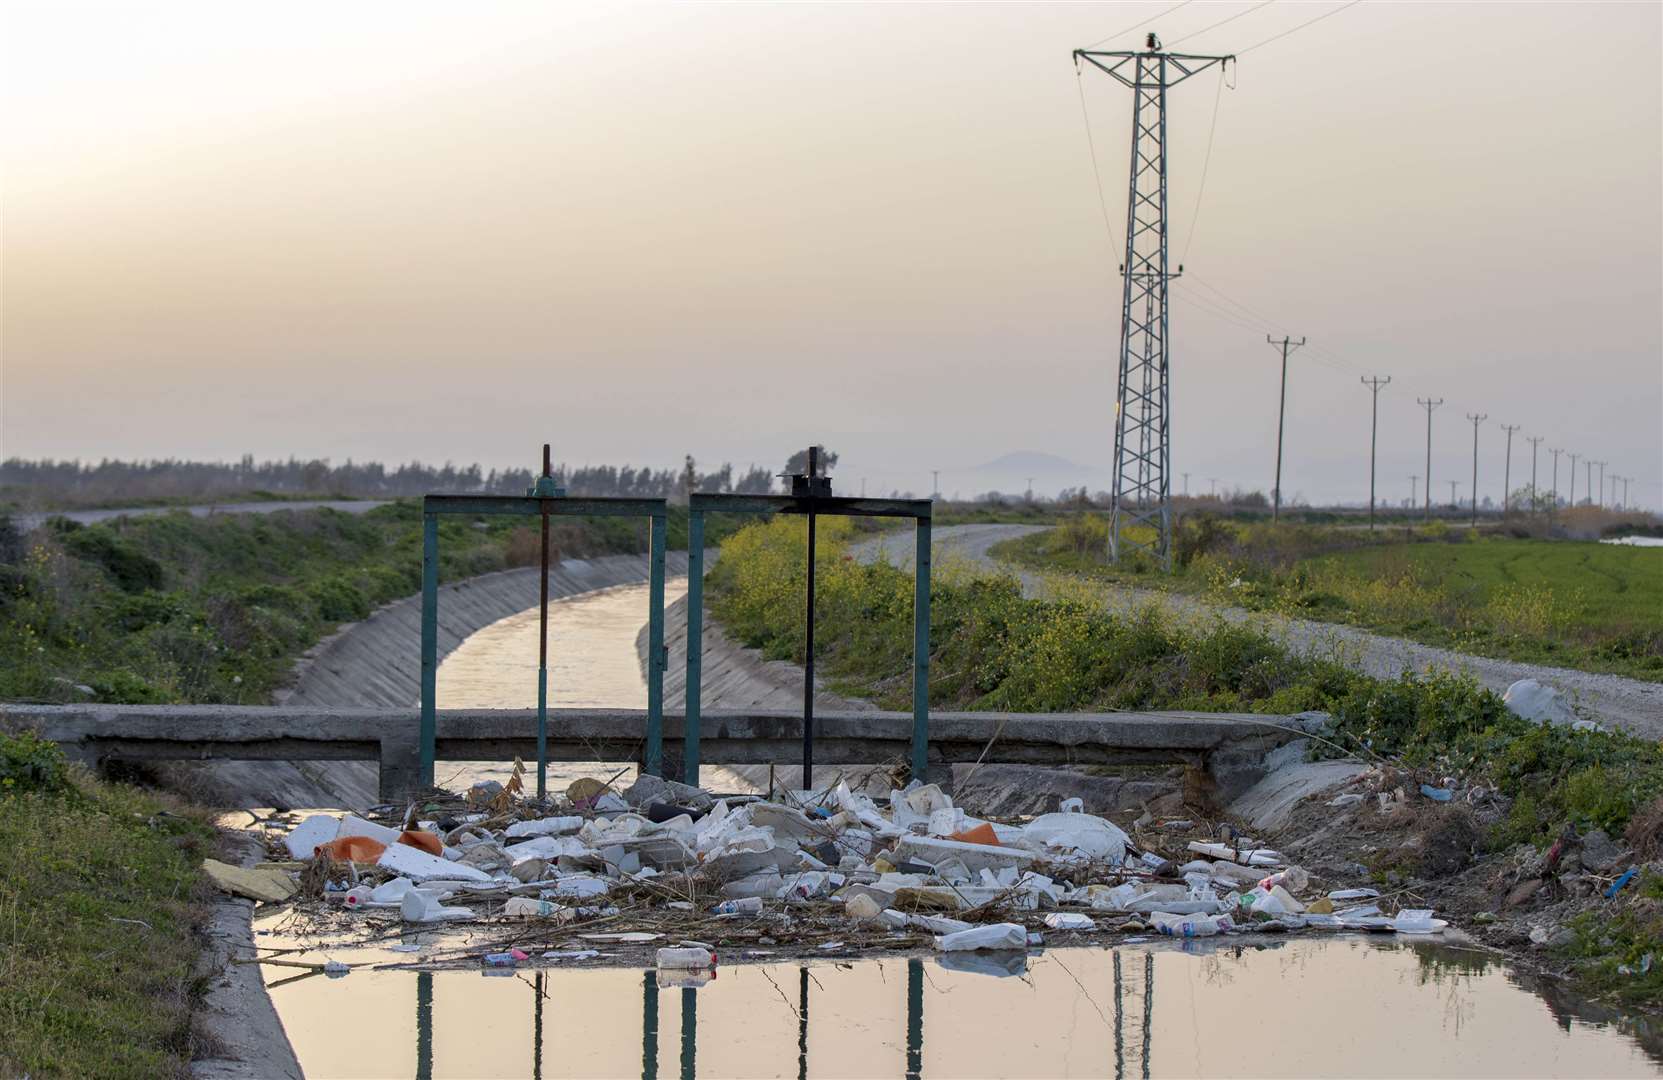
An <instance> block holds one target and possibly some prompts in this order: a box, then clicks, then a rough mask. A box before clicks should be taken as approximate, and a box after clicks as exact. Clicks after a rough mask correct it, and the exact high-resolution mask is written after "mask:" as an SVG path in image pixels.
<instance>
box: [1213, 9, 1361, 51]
mask: <svg viewBox="0 0 1663 1080" xmlns="http://www.w3.org/2000/svg"><path fill="white" fill-rule="evenodd" d="M1362 2H1363V0H1351V2H1350V3H1349V4H1341V5H1340V6H1339V7H1337V8H1335V9H1334V10H1333V11H1325V12H1323V13H1322V14H1321V15H1318V16H1317V17H1316V18H1314V19H1307V20H1306V21H1305V22H1302V23H1300V24H1299V25H1298V26H1295V27H1291V28H1289V29H1287V30H1284V31H1282V32H1281V33H1280V34H1276V35H1273V36H1271V37H1267V38H1265V39H1264V40H1263V41H1259V42H1255V43H1253V44H1252V45H1249V46H1248V47H1247V48H1245V49H1240V50H1238V51H1237V52H1236V55H1237V56H1246V55H1247V54H1248V53H1250V52H1252V51H1253V50H1254V49H1261V48H1263V47H1264V46H1266V45H1269V44H1270V43H1271V42H1273V41H1281V40H1282V39H1283V38H1285V37H1287V36H1288V35H1289V34H1294V33H1298V32H1299V31H1301V30H1303V29H1305V28H1306V27H1307V26H1314V25H1315V24H1317V23H1319V22H1321V21H1322V20H1324V19H1326V18H1328V17H1329V16H1330V15H1338V14H1339V13H1340V12H1342V11H1344V10H1345V9H1346V8H1349V7H1356V6H1357V5H1358V4H1361V3H1362Z"/></svg>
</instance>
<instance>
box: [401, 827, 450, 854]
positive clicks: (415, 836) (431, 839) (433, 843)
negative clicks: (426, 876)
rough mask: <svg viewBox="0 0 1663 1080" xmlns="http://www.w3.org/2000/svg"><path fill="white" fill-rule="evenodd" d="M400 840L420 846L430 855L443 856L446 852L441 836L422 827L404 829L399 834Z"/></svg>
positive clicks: (402, 842)
mask: <svg viewBox="0 0 1663 1080" xmlns="http://www.w3.org/2000/svg"><path fill="white" fill-rule="evenodd" d="M398 842H399V843H401V844H408V845H410V846H411V847H413V848H420V849H421V850H423V851H425V852H427V853H428V854H429V855H438V856H440V857H441V858H442V857H443V856H444V854H445V846H444V845H443V844H441V843H440V842H439V838H438V837H437V836H434V835H433V834H432V833H430V832H425V831H423V830H421V829H406V830H404V831H403V832H401V833H399V834H398Z"/></svg>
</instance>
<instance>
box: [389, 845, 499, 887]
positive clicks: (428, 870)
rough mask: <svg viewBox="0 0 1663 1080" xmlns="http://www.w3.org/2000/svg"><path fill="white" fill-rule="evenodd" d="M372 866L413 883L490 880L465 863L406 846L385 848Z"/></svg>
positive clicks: (487, 876) (489, 876) (482, 872)
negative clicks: (374, 865)
mask: <svg viewBox="0 0 1663 1080" xmlns="http://www.w3.org/2000/svg"><path fill="white" fill-rule="evenodd" d="M375 864H376V865H377V866H380V867H382V868H383V869H386V870H391V871H392V872H393V873H394V874H397V875H398V876H400V877H407V878H409V879H410V880H411V881H414V882H417V883H420V882H423V881H432V880H447V881H479V882H486V881H490V880H491V875H490V874H487V873H486V872H485V871H483V870H480V869H477V868H476V867H472V866H469V865H467V864H466V863H460V862H451V861H450V860H448V859H445V858H442V857H440V856H437V855H429V854H428V853H427V852H425V851H419V850H417V849H416V848H413V847H410V846H408V845H406V844H391V845H389V846H388V847H387V849H386V850H385V851H383V852H382V853H381V857H380V858H379V859H377V860H375Z"/></svg>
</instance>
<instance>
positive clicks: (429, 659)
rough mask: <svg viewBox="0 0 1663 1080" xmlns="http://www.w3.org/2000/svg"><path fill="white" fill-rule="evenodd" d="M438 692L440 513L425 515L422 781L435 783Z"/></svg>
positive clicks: (423, 519)
mask: <svg viewBox="0 0 1663 1080" xmlns="http://www.w3.org/2000/svg"><path fill="white" fill-rule="evenodd" d="M438 692H439V516H438V515H437V514H423V515H422V724H421V744H422V745H421V753H422V761H421V782H422V785H423V786H424V787H432V786H433V756H434V744H435V742H436V741H437V736H438V729H439V723H438V703H437V698H438Z"/></svg>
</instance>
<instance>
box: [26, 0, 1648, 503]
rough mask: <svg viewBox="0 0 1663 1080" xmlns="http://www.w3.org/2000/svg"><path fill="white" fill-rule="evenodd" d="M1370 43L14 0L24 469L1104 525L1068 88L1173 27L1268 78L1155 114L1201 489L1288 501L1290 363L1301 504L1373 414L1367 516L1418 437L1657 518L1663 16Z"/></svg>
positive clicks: (968, 23)
mask: <svg viewBox="0 0 1663 1080" xmlns="http://www.w3.org/2000/svg"><path fill="white" fill-rule="evenodd" d="M1341 8H1342V3H1341V2H1340V0H1324V2H1322V3H1300V2H1296V0H1278V2H1275V3H1271V4H1268V5H1264V4H1260V3H1257V2H1256V0H1255V2H1249V3H1212V2H1207V0H1192V2H1189V3H1174V2H1171V0H1169V2H1167V3H1159V4H1156V3H1103V4H1084V3H1081V4H1044V3H1032V4H996V3H986V4H969V3H966V4H908V3H893V4H853V3H850V4H732V3H729V4H677V5H653V4H637V3H622V4H599V3H595V4H546V3H532V4H513V3H492V4H483V5H457V4H452V3H435V2H424V0H400V2H397V3H393V2H379V0H365V2H360V3H355V4H350V5H343V4H323V3H305V2H302V3H294V4H285V5H280V6H274V5H254V4H223V3H217V2H215V3H198V2H194V0H175V2H170V3H166V4H155V3H151V4H134V3H126V4H103V5H88V4H82V3H75V2H73V0H71V2H53V3H50V4H31V3H14V4H10V5H8V6H7V7H6V8H5V9H4V11H5V14H4V19H5V33H4V39H5V40H4V45H3V49H4V54H3V56H0V62H3V65H4V73H3V75H0V78H3V79H4V96H3V102H0V106H3V109H4V113H5V125H4V136H3V137H4V155H5V175H4V204H3V206H4V209H3V214H4V218H3V257H4V262H3V268H0V269H3V305H4V311H3V314H4V339H3V353H0V365H3V366H0V425H3V426H0V454H3V455H4V456H20V457H53V458H79V459H83V460H88V459H91V460H96V459H99V458H102V457H106V456H108V457H121V458H152V457H188V458H196V459H211V460H230V459H235V458H237V457H240V456H241V455H242V454H244V453H251V454H254V455H255V456H256V457H260V458H265V457H288V456H290V455H291V454H292V455H298V456H301V457H308V458H312V457H318V458H328V459H330V460H332V461H336V462H339V461H343V460H346V459H348V458H351V459H354V460H360V461H362V460H385V461H407V460H412V459H419V460H423V461H429V462H440V461H445V460H451V461H455V462H458V463H464V462H475V461H477V462H481V463H483V464H485V465H487V466H500V465H532V464H535V462H536V459H537V458H538V455H539V447H540V444H541V443H542V442H544V441H549V442H552V443H553V444H554V447H555V455H556V457H557V458H558V459H560V460H564V461H567V462H570V463H573V464H583V463H586V462H587V463H595V464H600V463H612V464H622V463H625V462H630V463H635V464H652V465H655V466H665V465H673V464H677V463H679V462H680V460H681V457H682V455H683V454H687V453H690V454H692V455H694V457H695V458H696V459H698V460H699V462H701V464H703V463H709V464H712V465H714V464H715V463H717V462H720V461H731V462H733V463H734V464H735V465H737V466H740V467H743V466H745V465H747V464H750V463H752V462H757V463H762V464H766V465H769V466H770V467H777V466H778V465H780V464H782V463H783V460H784V458H785V456H786V455H787V454H788V453H789V452H790V451H791V450H792V449H795V448H798V447H801V446H803V445H806V444H807V443H809V442H811V441H818V442H821V443H824V444H825V445H827V446H829V447H830V448H832V449H834V450H836V451H838V452H839V454H840V455H841V456H842V461H841V464H840V466H839V469H838V472H837V477H836V481H837V486H838V490H840V491H843V492H846V493H853V492H854V491H855V490H856V489H858V488H859V487H860V485H861V484H863V483H865V484H868V485H869V486H870V488H871V490H872V492H873V493H878V492H887V491H889V490H902V491H910V492H913V493H916V494H925V493H928V492H929V490H930V485H931V482H932V480H931V470H939V471H940V490H941V491H942V492H943V493H944V494H951V493H959V494H966V495H968V494H970V493H972V492H976V491H981V490H985V489H986V488H988V487H992V486H999V487H1003V488H1004V489H1005V490H1013V489H1016V488H1020V487H1021V486H1022V485H1023V484H1024V483H1025V478H1024V477H1020V476H1013V475H1007V474H1008V473H1010V470H1005V472H1003V473H1002V472H1001V471H1000V470H985V469H977V468H976V467H977V466H980V465H982V464H983V463H986V462H988V461H990V460H992V459H996V458H998V457H1000V456H1001V455H1003V454H1006V453H1007V452H1011V451H1034V452H1039V453H1044V454H1054V455H1057V456H1059V457H1061V458H1063V459H1066V460H1067V461H1069V462H1073V463H1077V464H1078V465H1079V466H1081V467H1082V468H1081V469H1079V470H1067V469H1058V470H1056V471H1054V472H1049V471H1047V470H1046V469H1044V468H1043V467H1041V468H1040V469H1039V471H1040V472H1041V473H1042V474H1043V475H1041V476H1039V477H1038V478H1037V479H1036V481H1035V486H1036V487H1037V488H1039V489H1040V490H1042V491H1043V490H1054V489H1055V488H1056V487H1059V486H1062V485H1064V484H1078V483H1088V484H1091V485H1092V486H1106V482H1107V480H1106V478H1107V475H1108V472H1109V465H1110V456H1111V454H1112V447H1113V411H1114V399H1115V380H1116V368H1117V363H1118V360H1117V348H1118V334H1119V314H1120V313H1119V297H1120V285H1119V280H1118V274H1117V272H1116V267H1117V265H1118V264H1119V262H1120V261H1121V252H1120V246H1121V244H1122V243H1123V241H1124V237H1123V235H1122V229H1123V225H1122V222H1123V221H1124V216H1125V200H1126V174H1127V151H1128V145H1129V139H1130V110H1131V102H1130V97H1129V93H1128V92H1127V91H1126V90H1125V89H1124V88H1122V87H1120V86H1119V85H1118V84H1116V83H1114V82H1112V81H1111V80H1109V79H1108V78H1107V77H1106V76H1103V75H1102V74H1101V73H1099V72H1095V71H1092V70H1090V69H1088V70H1086V71H1085V73H1084V74H1082V75H1078V76H1077V74H1076V69H1075V66H1074V64H1073V62H1072V60H1071V58H1070V52H1071V50H1073V49H1075V48H1079V47H1084V46H1088V45H1092V44H1093V43H1098V42H1101V44H1100V45H1098V46H1097V47H1100V48H1105V49H1114V48H1121V49H1126V48H1136V47H1139V46H1140V45H1141V43H1142V38H1143V35H1144V33H1146V32H1147V31H1148V30H1151V29H1152V30H1155V31H1156V32H1158V33H1159V34H1160V35H1161V37H1162V38H1163V39H1164V40H1165V41H1166V42H1167V43H1168V47H1170V48H1176V49H1177V50H1178V51H1183V52H1197V53H1208V54H1214V53H1227V52H1235V53H1241V54H1242V55H1241V56H1240V59H1239V60H1238V61H1237V62H1236V63H1234V64H1232V65H1231V66H1230V67H1229V74H1228V79H1227V80H1226V81H1222V82H1221V79H1220V76H1219V75H1218V74H1217V73H1216V69H1215V70H1214V71H1209V72H1207V73H1204V74H1202V75H1199V76H1197V77H1195V78H1194V79H1192V80H1190V81H1188V82H1186V83H1184V84H1183V85H1181V86H1179V87H1175V88H1174V89H1173V90H1172V91H1171V95H1170V105H1169V111H1168V124H1169V171H1170V180H1169V184H1170V188H1169V195H1170V200H1169V233H1170V236H1171V251H1172V259H1173V262H1174V263H1177V262H1180V261H1181V262H1182V263H1183V264H1184V267H1185V271H1184V276H1183V277H1182V278H1181V279H1179V280H1178V281H1177V282H1176V284H1175V285H1174V287H1173V300H1172V306H1171V317H1172V342H1173V348H1172V361H1171V362H1172V432H1173V436H1172V437H1173V469H1174V472H1175V476H1174V480H1173V487H1174V490H1175V491H1177V490H1182V488H1183V486H1184V483H1185V481H1184V480H1183V478H1182V476H1180V475H1176V474H1181V473H1185V472H1187V473H1189V474H1190V475H1189V479H1188V485H1189V488H1190V490H1191V491H1195V492H1201V491H1206V490H1208V485H1209V483H1210V482H1216V484H1217V485H1218V486H1220V487H1243V488H1249V489H1252V488H1258V489H1264V490H1268V489H1269V487H1270V485H1271V483H1272V474H1273V469H1274V464H1275V451H1276V427H1277V394H1278V376H1279V367H1280V357H1279V354H1278V353H1277V351H1276V350H1274V349H1273V348H1272V347H1271V346H1270V345H1268V344H1267V343H1266V341H1265V338H1266V335H1267V334H1275V335H1276V336H1277V337H1280V336H1282V335H1283V334H1284V333H1286V334H1290V335H1292V337H1293V338H1294V339H1295V340H1296V341H1297V340H1298V339H1299V338H1300V337H1305V338H1307V339H1308V341H1309V344H1308V345H1307V346H1306V348H1305V349H1303V350H1300V351H1297V352H1295V353H1294V354H1293V356H1292V358H1291V359H1290V361H1289V365H1288V380H1287V417H1286V450H1285V454H1286V457H1285V464H1284V472H1285V477H1284V482H1283V489H1284V491H1285V492H1286V493H1287V495H1288V496H1289V497H1303V498H1305V499H1309V500H1311V501H1316V502H1327V501H1332V500H1345V501H1352V502H1355V501H1358V500H1362V499H1366V498H1367V483H1368V460H1369V458H1368V451H1369V435H1370V426H1369V425H1370V413H1369V408H1370V397H1371V395H1370V391H1369V390H1368V389H1367V388H1365V387H1364V386H1362V385H1360V382H1359V380H1360V379H1361V378H1362V377H1363V376H1375V375H1378V376H1390V377H1391V380H1392V381H1391V383H1390V385H1389V386H1387V387H1385V388H1384V389H1382V390H1381V392H1380V395H1379V410H1380V412H1379V452H1378V470H1377V473H1378V484H1379V490H1380V493H1381V497H1382V498H1392V499H1402V498H1405V497H1407V495H1408V493H1409V486H1410V479H1409V477H1410V475H1411V474H1417V475H1421V476H1424V474H1425V472H1426V461H1425V454H1426V434H1427V433H1426V413H1425V411H1424V410H1423V409H1422V408H1420V407H1419V406H1418V405H1417V399H1428V398H1431V399H1442V400H1443V402H1444V404H1443V405H1442V406H1441V407H1440V408H1438V409H1437V410H1436V412H1435V413H1434V414H1433V418H1432V422H1433V428H1432V438H1433V445H1432V463H1431V470H1432V474H1433V483H1434V485H1435V486H1434V493H1435V494H1436V495H1438V496H1440V497H1447V495H1448V492H1449V488H1448V481H1450V480H1452V479H1453V480H1457V481H1458V482H1459V485H1460V486H1459V489H1458V494H1459V496H1460V497H1461V498H1462V499H1463V500H1464V499H1466V498H1467V497H1468V496H1469V495H1470V490H1471V489H1470V487H1469V484H1470V480H1471V472H1472V455H1473V426H1472V424H1470V423H1469V422H1468V421H1467V420H1466V419H1464V417H1465V416H1466V414H1469V413H1470V414H1478V415H1481V416H1485V417H1487V419H1485V420H1483V421H1482V423H1481V424H1480V426H1479V429H1478V438H1479V473H1480V475H1479V490H1480V492H1481V493H1482V494H1483V495H1488V496H1490V497H1491V498H1496V499H1499V497H1500V493H1501V482H1502V470H1503V467H1504V466H1503V447H1504V444H1505V443H1504V441H1505V438H1506V436H1505V434H1504V432H1503V430H1502V428H1501V427H1500V425H1502V424H1516V425H1519V426H1520V430H1519V431H1518V432H1517V434H1516V435H1515V436H1514V445H1513V460H1512V477H1513V486H1514V487H1515V488H1517V487H1518V486H1519V485H1520V484H1521V483H1523V482H1527V481H1528V474H1529V469H1530V455H1531V447H1530V444H1529V443H1527V442H1525V441H1524V440H1525V438H1526V437H1527V436H1538V437H1541V438H1542V439H1543V440H1544V441H1543V442H1542V443H1541V444H1540V447H1541V450H1540V458H1539V462H1540V466H1539V467H1540V469H1541V470H1542V471H1541V477H1540V484H1541V486H1542V487H1543V488H1544V489H1545V488H1547V487H1548V485H1549V479H1548V470H1549V465H1550V461H1551V459H1550V457H1549V455H1548V453H1547V451H1548V450H1549V449H1550V448H1562V449H1564V450H1566V451H1568V452H1575V453H1577V454H1579V455H1582V456H1583V457H1584V458H1585V459H1588V458H1591V459H1593V460H1604V461H1606V462H1608V463H1609V464H1608V465H1607V476H1611V475H1626V476H1629V477H1632V478H1633V481H1632V482H1631V484H1630V486H1629V491H1630V495H1631V499H1632V501H1634V502H1636V503H1641V504H1645V505H1650V506H1653V507H1657V506H1658V505H1659V504H1660V503H1663V89H1660V85H1663V84H1660V81H1659V74H1658V73H1659V70H1660V67H1663V63H1660V61H1663V5H1658V4H1655V3H1650V2H1644V3H1584V2H1578V3H1466V4H1445V3H1397V2H1391V0H1369V2H1366V3H1359V4H1354V5H1352V6H1349V7H1345V8H1344V9H1343V10H1341ZM1325 12H1335V14H1334V15H1333V16H1332V17H1330V18H1324V19H1322V20H1321V21H1318V22H1311V20H1313V19H1315V18H1316V17H1317V16H1319V15H1322V14H1324V13H1325ZM1238 13H1241V17H1239V18H1236V19H1233V20H1232V21H1230V22H1229V23H1228V24H1227V25H1222V26H1217V27H1216V28H1214V29H1207V28H1209V27H1212V26H1213V24H1216V23H1219V22H1221V21H1222V20H1224V19H1226V18H1229V17H1230V16H1232V15H1236V14H1238ZM1151 16H1156V17H1155V18H1154V20H1153V21H1152V22H1150V23H1149V24H1148V25H1147V26H1144V27H1139V28H1137V29H1136V30H1133V31H1130V32H1127V33H1123V34H1121V35H1120V36H1118V37H1111V36H1110V35H1114V34H1116V32H1119V31H1124V30H1126V29H1127V28H1128V27H1129V26H1131V25H1132V24H1134V23H1137V22H1139V21H1140V20H1144V19H1147V18H1149V17H1151ZM1305 23H1309V24H1310V25H1308V26H1302V25H1301V24H1305ZM1202 30H1206V32H1205V33H1198V31H1202ZM1290 30H1291V31H1292V32H1291V33H1288V34H1287V36H1285V37H1279V36H1278V35H1281V34H1283V33H1284V32H1285V31H1290ZM1190 35H1193V36H1190ZM1105 37H1108V38H1109V40H1107V41H1103V40H1102V39H1104V38H1105ZM1179 38H1184V39H1185V40H1183V41H1182V43H1181V44H1177V45H1174V44H1173V43H1174V42H1176V41H1177V40H1178V39H1179ZM1272 39H1274V40H1272ZM1261 42H1264V44H1263V45H1262V47H1257V46H1258V45H1259V43H1261ZM1082 97H1083V102H1084V110H1082ZM1087 117H1089V127H1090V131H1091V133H1092V138H1091V140H1090V142H1088V139H1087V124H1088V120H1087ZM1092 145H1095V150H1096V158H1097V165H1098V172H1099V173H1100V175H1101V179H1102V183H1101V187H1099V185H1098V182H1097V180H1096V179H1095V178H1094V172H1093V167H1092V155H1091V152H1090V149H1089V147H1091V146H1092ZM1203 178H1204V184H1203ZM1100 194H1101V198H1102V205H1100V203H1099V196H1100ZM1104 207H1106V209H1107V212H1108V218H1109V222H1110V224H1109V227H1108V228H1105V222H1104V213H1103V209H1104ZM1568 469H1569V459H1568V458H1563V457H1562V458H1561V479H1560V487H1561V490H1563V489H1565V488H1566V487H1568V483H1567V478H1566V475H1565V474H1566V473H1567V472H1568ZM1016 471H1017V472H1023V471H1031V470H1024V469H1018V470H1016ZM1595 475H1596V479H1597V475H1598V473H1597V470H1596V474H1595ZM1422 482H1424V481H1422ZM1584 483H1585V481H1584V478H1583V475H1582V467H1581V466H1579V468H1578V478H1577V485H1578V489H1579V494H1580V492H1581V490H1582V488H1583V485H1584Z"/></svg>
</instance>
